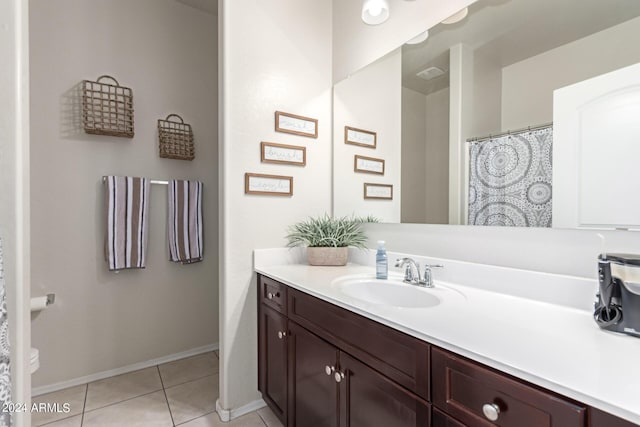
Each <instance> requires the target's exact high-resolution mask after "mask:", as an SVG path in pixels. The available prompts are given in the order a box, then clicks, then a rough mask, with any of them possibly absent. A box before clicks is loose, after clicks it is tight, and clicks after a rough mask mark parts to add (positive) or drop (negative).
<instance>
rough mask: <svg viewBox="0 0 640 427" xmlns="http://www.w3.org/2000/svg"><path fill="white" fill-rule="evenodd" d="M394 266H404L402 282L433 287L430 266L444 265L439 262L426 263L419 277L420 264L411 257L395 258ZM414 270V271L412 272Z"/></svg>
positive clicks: (438, 266)
mask: <svg viewBox="0 0 640 427" xmlns="http://www.w3.org/2000/svg"><path fill="white" fill-rule="evenodd" d="M396 267H400V268H402V267H404V280H403V282H404V283H409V284H411V285H416V286H422V287H425V288H433V273H432V271H431V269H432V268H441V267H444V266H443V265H440V264H427V265H426V266H425V267H424V276H423V277H420V264H418V263H417V262H415V261H414V260H413V259H412V258H399V259H397V260H396ZM414 270H415V272H414Z"/></svg>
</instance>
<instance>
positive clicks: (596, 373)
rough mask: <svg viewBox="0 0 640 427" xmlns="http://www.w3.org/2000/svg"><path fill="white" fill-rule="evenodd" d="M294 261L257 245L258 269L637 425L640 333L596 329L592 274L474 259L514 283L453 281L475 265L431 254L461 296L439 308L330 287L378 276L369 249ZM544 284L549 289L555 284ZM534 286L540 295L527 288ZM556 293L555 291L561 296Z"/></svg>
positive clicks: (639, 412) (439, 282)
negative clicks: (323, 261)
mask: <svg viewBox="0 0 640 427" xmlns="http://www.w3.org/2000/svg"><path fill="white" fill-rule="evenodd" d="M392 255H393V254H390V256H389V259H390V260H391V259H393V256H392ZM400 255H403V254H400ZM297 257H298V254H291V253H289V252H287V251H286V250H282V249H267V250H257V251H256V252H255V270H256V271H257V272H258V273H261V274H264V275H267V276H269V277H271V278H273V279H275V280H278V281H280V282H283V283H285V284H287V285H289V286H291V287H293V288H296V289H299V290H301V291H303V292H306V293H308V294H311V295H313V296H316V297H318V298H320V299H323V300H325V301H328V302H331V303H333V304H335V305H338V306H340V307H343V308H345V309H347V310H350V311H352V312H354V313H358V314H361V315H363V316H365V317H368V318H370V319H372V320H375V321H377V322H380V323H383V324H385V325H388V326H391V327H393V328H395V329H397V330H400V331H402V332H405V333H407V334H409V335H412V336H414V337H417V338H420V339H423V340H425V341H428V342H430V343H432V344H434V345H436V346H439V347H442V348H445V349H448V350H451V351H453V352H455V353H458V354H460V355H463V356H466V357H468V358H470V359H473V360H475V361H478V362H480V363H483V364H485V365H488V366H491V367H493V368H496V369H498V370H500V371H503V372H506V373H509V374H511V375H514V376H516V377H518V378H521V379H523V380H526V381H529V382H531V383H533V384H537V385H539V386H541V387H544V388H547V389H549V390H552V391H555V392H557V393H559V394H562V395H565V396H568V397H570V398H573V399H575V400H578V401H581V402H583V403H586V404H588V405H591V406H593V407H596V408H598V409H601V410H603V411H605V412H609V413H611V414H614V415H617V416H619V417H621V418H624V419H626V420H629V421H632V422H634V423H637V424H640V339H639V338H635V337H631V336H627V335H621V334H616V333H612V332H605V331H602V330H600V329H599V328H598V326H597V325H596V324H595V322H594V321H593V318H592V312H591V310H592V307H593V299H594V298H593V295H594V294H595V288H596V282H595V280H593V281H591V280H589V279H581V278H571V277H567V276H558V275H549V274H546V273H536V272H528V271H522V270H515V269H505V268H501V267H492V266H485V265H475V266H477V267H478V269H479V270H478V271H481V270H482V271H484V272H485V273H486V274H483V275H481V276H483V277H485V278H486V277H494V278H495V277H500V275H502V276H503V278H505V277H511V278H513V279H514V280H516V279H518V281H517V282H515V283H511V284H509V283H507V284H506V285H505V284H504V283H501V284H499V285H495V283H492V282H491V281H486V286H482V287H476V286H470V285H469V284H468V283H465V285H461V284H459V283H460V282H458V281H455V282H456V283H454V280H453V278H454V277H455V274H454V273H451V272H452V271H453V272H459V273H460V277H465V280H469V277H473V275H472V274H466V275H465V274H464V271H463V270H465V269H467V270H468V271H467V272H466V273H469V272H473V269H474V268H475V267H474V264H470V263H461V262H458V261H451V260H437V261H439V262H444V263H445V269H444V270H446V269H449V273H447V274H445V273H444V270H443V273H442V274H441V276H443V278H446V277H444V276H448V277H450V278H451V280H449V281H442V280H438V277H439V274H438V273H439V272H438V271H435V272H434V276H435V285H436V287H437V286H438V285H441V286H443V287H449V288H451V289H453V290H457V291H460V292H461V293H462V294H463V295H464V297H465V298H444V299H443V302H442V303H441V304H440V305H438V306H435V307H430V308H422V309H421V308H399V307H389V306H384V305H375V304H370V303H367V302H364V301H361V300H358V299H355V298H351V297H349V296H347V295H345V294H344V293H342V292H341V291H340V290H339V289H338V288H337V287H336V286H332V282H333V281H334V280H336V279H338V278H340V277H342V276H345V275H354V274H370V275H371V277H374V268H373V266H372V265H370V261H371V254H370V253H369V254H368V255H366V257H365V258H362V259H361V260H363V259H364V260H365V262H364V263H367V264H369V265H360V264H349V265H347V266H345V267H313V266H309V265H306V264H301V263H296V261H299V259H297ZM353 258H354V257H352V259H353ZM420 258H421V257H415V259H416V260H419V259H420ZM429 260H430V262H433V261H431V260H433V259H432V258H430V259H429ZM391 264H392V263H391V262H390V265H391ZM492 269H496V270H495V272H496V275H492V274H493V272H492ZM390 270H392V269H391V268H390ZM476 273H477V271H476ZM520 273H522V275H521V276H518V274H520ZM527 275H528V276H527ZM476 277H478V279H477V281H478V282H481V281H482V279H480V278H479V277H480V276H478V275H476ZM536 280H537V282H536ZM523 281H524V282H527V284H528V285H529V286H527V287H524V286H520V288H521V289H520V290H519V291H517V292H509V293H506V292H497V291H496V289H499V290H504V289H505V288H504V287H505V286H508V285H512V287H513V288H514V289H517V288H518V286H519V285H521V283H522V282H523ZM549 283H552V284H553V285H554V287H553V288H552V289H551V290H550V288H549V287H548V286H547V285H548V284H549ZM565 283H566V286H565ZM407 286H411V285H407ZM531 286H535V287H536V288H538V289H540V290H541V292H539V293H538V294H535V293H533V294H532V293H531V290H530V289H529V288H530V287H531ZM561 288H562V289H561ZM556 290H557V292H556ZM549 294H551V295H552V296H549ZM554 294H558V295H559V296H560V297H559V299H558V300H557V301H556V300H554V299H553V295H554ZM571 294H573V295H574V296H575V298H574V299H575V301H579V304H577V306H576V304H572V303H571V302H568V301H570V298H569V297H570V296H571ZM523 295H526V297H525V296H523ZM538 297H539V298H538Z"/></svg>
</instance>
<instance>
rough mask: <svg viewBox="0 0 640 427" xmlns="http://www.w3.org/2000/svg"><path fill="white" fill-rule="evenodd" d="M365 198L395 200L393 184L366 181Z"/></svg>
mask: <svg viewBox="0 0 640 427" xmlns="http://www.w3.org/2000/svg"><path fill="white" fill-rule="evenodd" d="M364 198H365V199H381V200H393V185H391V184H373V183H370V182H365V183H364Z"/></svg>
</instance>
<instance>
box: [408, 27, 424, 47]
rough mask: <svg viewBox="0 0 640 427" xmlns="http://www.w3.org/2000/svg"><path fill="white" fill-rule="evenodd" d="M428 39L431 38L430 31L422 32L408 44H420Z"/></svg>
mask: <svg viewBox="0 0 640 427" xmlns="http://www.w3.org/2000/svg"><path fill="white" fill-rule="evenodd" d="M428 38H429V30H426V31H423V32H421V33H420V34H418V35H417V36H415V37H414V38H412V39H411V40H409V41H408V42H407V43H406V44H420V43H422V42H423V41H425V40H426V39H428Z"/></svg>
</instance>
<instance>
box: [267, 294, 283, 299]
mask: <svg viewBox="0 0 640 427" xmlns="http://www.w3.org/2000/svg"><path fill="white" fill-rule="evenodd" d="M267 298H268V299H274V298H280V292H276V293H275V294H274V293H273V292H267Z"/></svg>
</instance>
